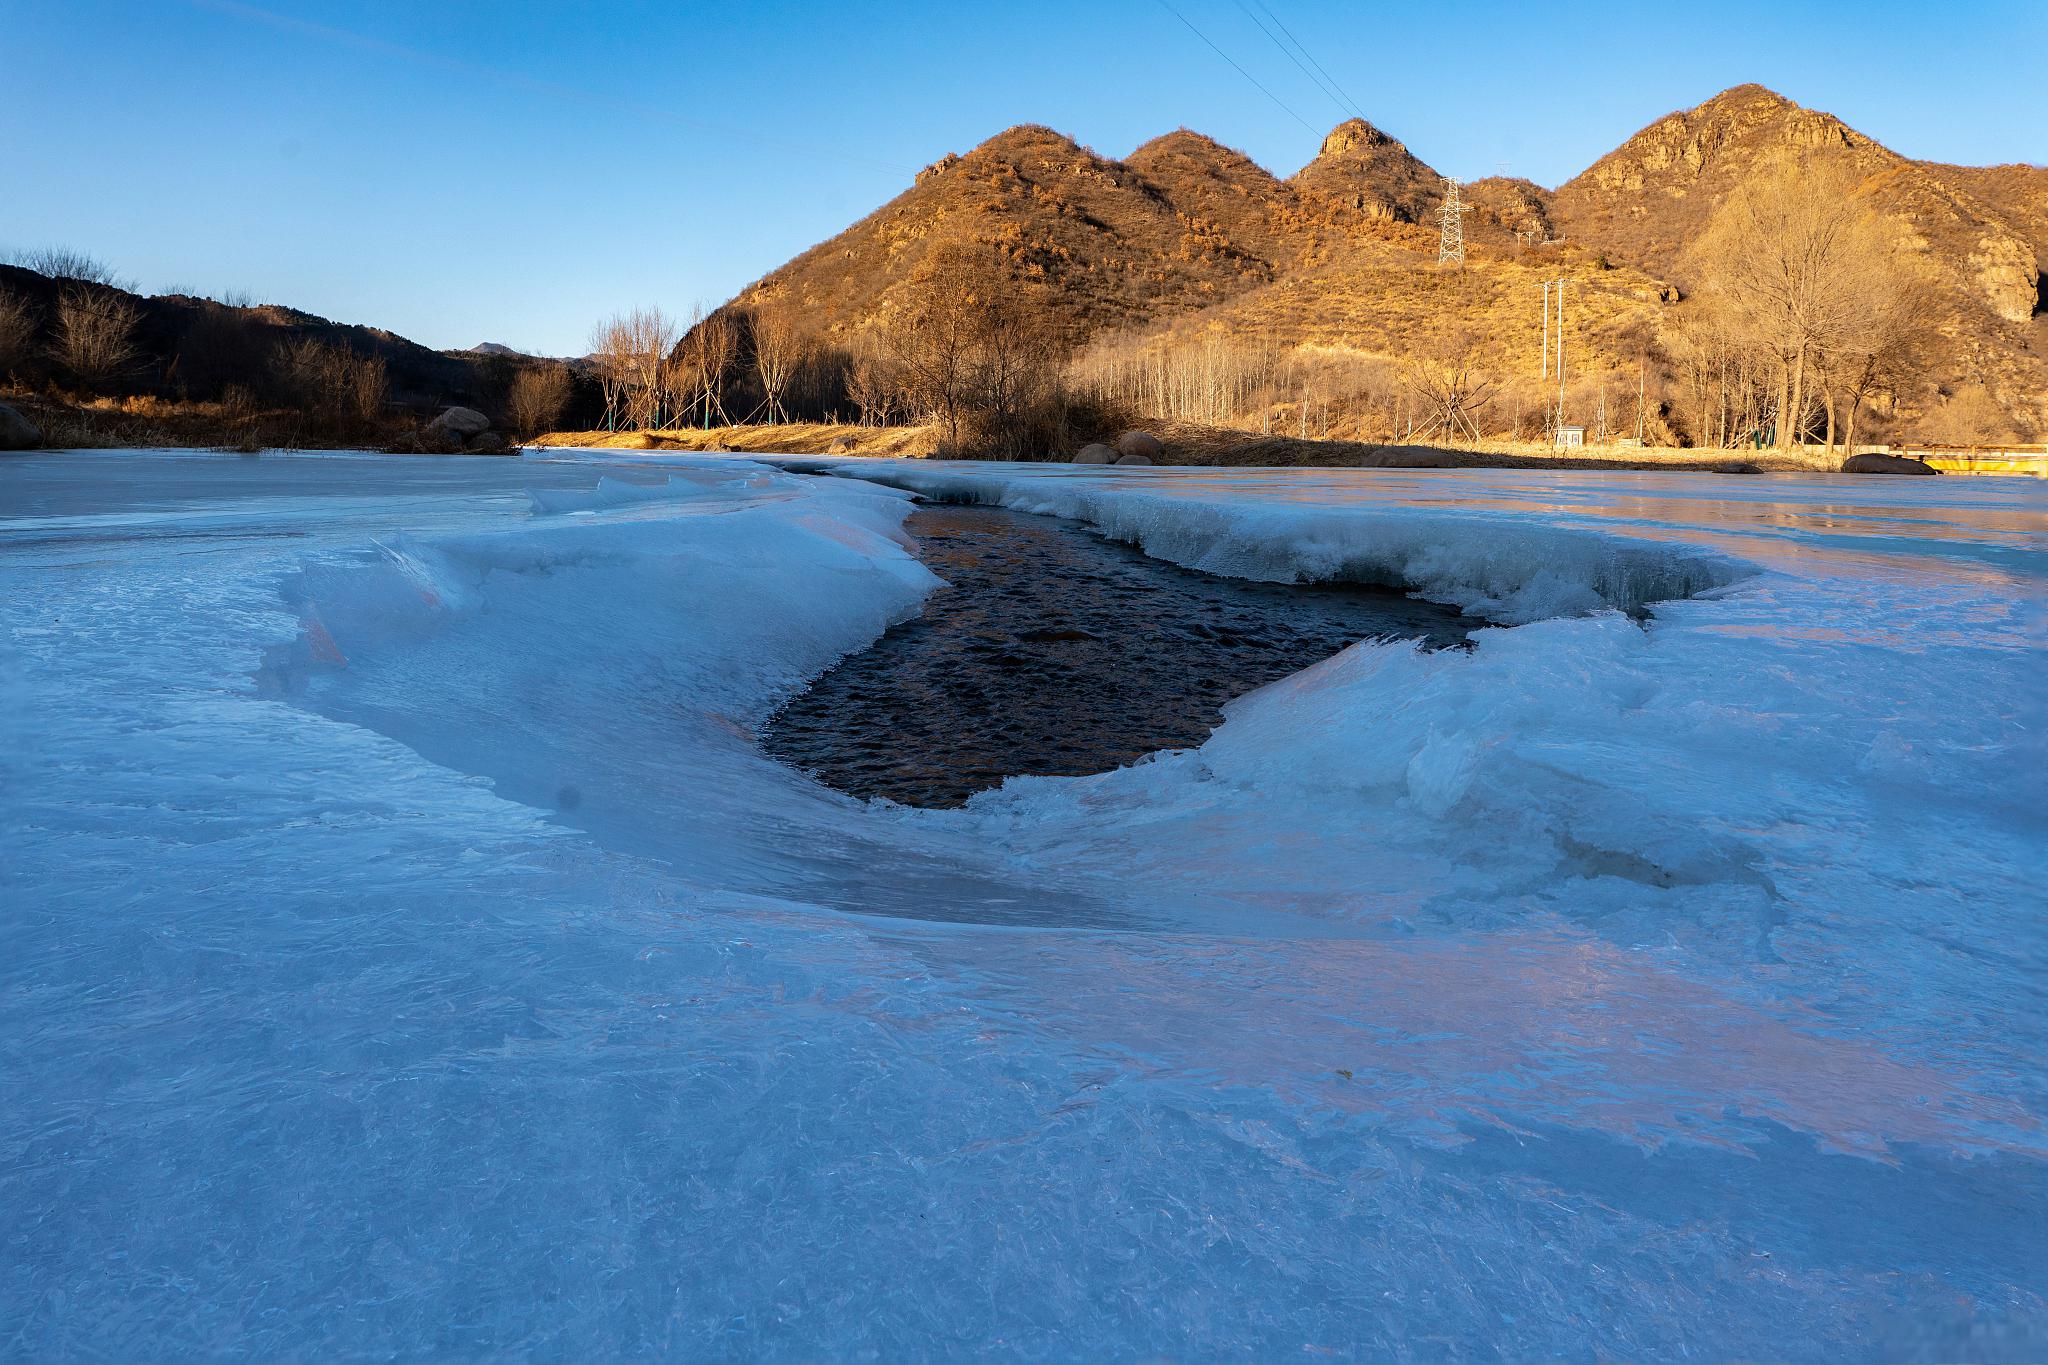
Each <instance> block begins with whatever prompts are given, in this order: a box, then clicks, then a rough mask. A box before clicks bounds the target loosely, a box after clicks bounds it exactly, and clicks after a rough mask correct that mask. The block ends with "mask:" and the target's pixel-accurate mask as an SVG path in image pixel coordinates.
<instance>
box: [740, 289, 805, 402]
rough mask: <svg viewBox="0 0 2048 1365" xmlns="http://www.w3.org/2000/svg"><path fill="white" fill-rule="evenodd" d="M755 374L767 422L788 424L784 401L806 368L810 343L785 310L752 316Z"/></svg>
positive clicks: (769, 309)
mask: <svg viewBox="0 0 2048 1365" xmlns="http://www.w3.org/2000/svg"><path fill="white" fill-rule="evenodd" d="M753 334H754V374H755V376H756V377H758V378H759V379H760V381H761V392H762V394H763V395H764V406H765V407H766V408H767V413H768V420H769V421H771V422H787V421H788V420H789V410H788V409H787V408H786V407H784V406H783V403H782V397H783V394H784V393H785V392H786V391H787V390H788V388H789V384H790V380H791V378H792V377H793V376H794V375H795V374H796V371H797V369H798V368H799V367H800V366H801V365H802V364H803V361H804V354H805V351H806V349H807V345H808V339H807V338H806V337H805V336H804V334H803V332H802V331H800V330H799V329H798V327H797V325H796V319H795V318H794V317H793V316H791V315H790V313H789V311H788V310H787V309H785V308H780V307H775V308H762V309H758V310H756V311H755V313H754V316H753Z"/></svg>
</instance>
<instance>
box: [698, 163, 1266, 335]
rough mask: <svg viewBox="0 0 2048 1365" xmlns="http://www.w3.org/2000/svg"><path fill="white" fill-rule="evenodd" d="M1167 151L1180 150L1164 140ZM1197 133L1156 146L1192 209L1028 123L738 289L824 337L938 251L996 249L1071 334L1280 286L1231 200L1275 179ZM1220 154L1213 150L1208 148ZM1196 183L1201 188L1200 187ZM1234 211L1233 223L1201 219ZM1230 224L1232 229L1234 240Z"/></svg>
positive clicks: (1258, 199) (881, 302) (1254, 194)
mask: <svg viewBox="0 0 2048 1365" xmlns="http://www.w3.org/2000/svg"><path fill="white" fill-rule="evenodd" d="M1161 141H1162V142H1167V141H1169V139H1162V140H1161ZM1197 142H1206V140H1205V139H1197V138H1195V137H1194V135H1193V134H1188V135H1187V137H1186V138H1185V139H1183V140H1180V141H1177V142H1175V143H1174V145H1172V146H1167V147H1163V148H1159V149H1158V152H1157V155H1156V156H1155V158H1154V161H1155V163H1156V164H1155V166H1154V169H1155V171H1157V172H1159V173H1161V174H1163V175H1165V176H1166V177H1167V178H1168V180H1169V181H1175V182H1177V183H1178V184H1179V185H1180V188H1181V189H1182V192H1183V194H1184V195H1185V196H1186V198H1187V202H1188V206H1189V207H1188V209H1186V210H1184V209H1183V208H1182V207H1181V206H1180V205H1179V204H1177V203H1176V202H1175V201H1174V200H1173V198H1172V197H1171V195H1170V194H1169V193H1168V191H1167V189H1166V188H1165V187H1163V186H1162V185H1160V184H1156V183H1154V182H1153V181H1152V180H1149V179H1148V178H1147V177H1146V176H1144V175H1143V174H1141V173H1140V172H1139V170H1138V169H1136V168H1134V167H1133V166H1131V165H1128V164H1125V163H1122V162H1116V161H1110V160H1108V159H1106V158H1104V157H1101V156H1098V155H1096V154H1095V153H1094V152H1091V151H1089V150H1088V149H1086V148H1084V147H1081V146H1079V145H1077V144H1076V143H1074V142H1073V141H1072V140H1071V139H1069V138H1066V137H1063V136H1061V135H1060V134H1058V133H1055V132H1053V131H1052V130H1051V129H1049V128H1041V127H1037V126H1035V125H1025V126H1022V127H1017V128H1012V129H1010V130H1009V131H1007V132H1005V133H1001V134H999V135H997V136H996V137H992V138H990V139H989V140H988V141H986V142H984V143H982V144H981V145H980V146H978V147H976V148H975V149H974V150H973V151H971V152H968V153H967V154H966V155H964V156H948V157H945V158H944V159H942V160H940V161H937V162H935V163H933V164H932V165H930V166H927V167H926V168H925V169H924V170H923V171H921V172H919V173H918V176H917V179H916V183H914V184H913V185H912V186H911V187H910V188H909V189H907V190H905V191H904V192H903V193H902V194H900V195H898V196H896V198H894V199H892V200H890V201H889V202H888V203H887V204H884V205H883V206H882V207H881V208H879V209H877V210H876V211H875V212H874V213H872V214H869V215H868V216H867V217H866V218H863V219H862V220H861V221H860V222H858V223H855V224H854V225H853V226H852V227H850V228H848V229H847V230H846V231H844V232H842V233H840V234H839V235H838V236H836V237H834V238H832V239H831V240H830V241H827V242H824V243H822V244H820V245H818V246H815V247H812V248H811V249H810V250H809V251H806V252H804V253H803V254H802V255H800V256H798V257H796V258H795V259H794V260H792V261H790V262H789V264H787V265H785V266H783V267H782V268H781V269H779V270H776V271H774V272H772V273H771V274H769V275H767V276H766V277H764V278H763V279H761V280H760V281H758V282H756V283H755V284H753V285H750V286H748V287H747V289H745V290H744V291H742V292H741V294H740V296H739V298H738V299H737V300H736V302H738V303H741V304H744V305H748V306H761V305H772V304H778V303H780V304H786V305H788V306H791V307H792V308H794V309H795V310H797V311H798V312H799V313H800V314H801V315H802V316H804V317H806V318H809V319H812V320H813V326H814V327H815V328H816V329H817V330H819V331H821V332H824V333H827V334H835V335H843V334H849V333H851V332H853V331H854V330H857V329H858V328H859V327H860V325H861V324H863V323H865V322H867V321H869V320H871V319H874V318H877V317H879V316H881V315H883V314H885V313H887V312H888V311H890V310H891V308H892V307H893V306H894V305H895V304H896V303H897V302H898V301H899V299H900V295H901V291H902V289H903V286H904V285H905V283H906V282H907V281H908V280H909V279H910V277H911V276H912V274H913V273H914V272H915V271H916V269H917V267H918V266H919V264H920V263H922V262H923V261H924V260H925V258H926V257H927V256H928V255H929V254H930V253H931V252H932V250H933V249H934V248H936V247H938V246H941V245H943V244H946V243H949V242H978V243H981V244H984V245H987V246H990V247H993V248H994V249H995V251H996V253H997V254H998V255H999V257H1000V258H1001V259H1002V260H1003V262H1004V263H1005V264H1006V265H1007V267H1008V268H1009V270H1010V271H1011V272H1012V273H1013V274H1014V275H1015V276H1016V277H1017V278H1019V279H1021V280H1023V281H1026V282H1027V283H1032V284H1036V285H1040V286H1043V294H1044V297H1045V299H1046V302H1047V306H1048V307H1049V309H1050V310H1051V312H1052V313H1053V315H1054V317H1055V318H1056V319H1057V320H1058V321H1059V322H1060V323H1061V324H1062V325H1063V326H1064V327H1065V328H1066V329H1067V330H1068V331H1069V332H1070V333H1071V334H1073V335H1074V336H1076V337H1079V336H1085V335H1087V334H1089V333H1092V332H1094V331H1097V330H1100V329H1102V328H1105V327H1114V326H1122V325H1128V324H1130V323H1132V322H1137V321H1144V320H1147V319H1149V318H1152V317H1155V316H1159V315H1162V314H1168V313H1172V312H1175V311H1182V310H1186V309H1188V308H1192V307H1199V306H1202V305H1204V304H1206V303H1208V302H1210V301H1212V300H1214V299H1215V298H1218V297H1220V296H1222V295H1224V294H1227V293H1229V292H1231V291H1232V290H1235V289H1238V288H1241V287H1243V285H1245V284H1246V283H1247V282H1255V281H1258V280H1262V279H1266V278H1270V276H1271V275H1272V273H1273V271H1274V270H1275V269H1276V265H1277V263H1276V262H1275V261H1274V260H1272V259H1270V258H1269V256H1268V255H1267V254H1264V253H1266V252H1269V251H1270V250H1271V247H1272V244H1273V243H1272V239H1271V237H1270V236H1269V235H1268V234H1266V233H1264V232H1263V231H1261V230H1260V229H1259V228H1257V226H1256V225H1255V222H1254V220H1256V219H1257V218H1258V216H1259V215H1258V214H1257V213H1256V212H1255V213H1253V214H1252V215H1251V216H1250V217H1249V218H1246V217H1244V216H1243V215H1239V214H1237V213H1236V212H1235V209H1236V208H1237V207H1238V206H1237V205H1235V204H1233V203H1231V200H1232V198H1233V197H1234V196H1235V195H1236V189H1235V188H1234V187H1235V186H1236V185H1238V184H1240V183H1245V182H1246V181H1249V183H1248V184H1247V188H1246V190H1245V197H1246V198H1247V199H1249V200H1250V201H1252V202H1253V203H1255V204H1257V205H1261V206H1263V205H1264V204H1265V203H1266V201H1267V199H1268V197H1269V194H1270V191H1269V189H1268V188H1267V187H1266V186H1265V185H1264V184H1261V183H1258V182H1259V181H1265V182H1270V181H1271V180H1272V177H1271V176H1268V175H1266V174H1265V173H1264V172H1263V171H1259V170H1258V168H1257V167H1254V166H1251V164H1250V163H1249V162H1248V161H1243V159H1242V158H1238V161H1241V162H1243V167H1244V168H1248V169H1249V172H1252V173H1255V175H1252V176H1247V175H1246V172H1245V171H1244V170H1241V169H1240V168H1237V167H1235V166H1233V165H1232V164H1231V162H1230V160H1229V157H1228V156H1218V155H1216V153H1221V152H1222V150H1223V149H1221V148H1216V147H1214V144H1207V147H1196V146H1194V145H1193V144H1194V143H1197ZM1211 148H1213V152H1212V151H1210V150H1209V149H1211ZM1198 186H1199V188H1198ZM1204 204H1206V205H1207V206H1208V207H1209V208H1210V209H1211V210H1212V211H1216V210H1229V212H1226V213H1224V216H1223V217H1222V218H1216V217H1212V216H1210V215H1209V214H1206V213H1204V212H1203V211H1202V205H1204ZM1227 223H1234V225H1235V227H1236V230H1237V232H1238V233H1240V234H1242V236H1241V237H1240V236H1237V235H1233V233H1232V231H1231V228H1230V227H1229V226H1227V225H1226V224H1227Z"/></svg>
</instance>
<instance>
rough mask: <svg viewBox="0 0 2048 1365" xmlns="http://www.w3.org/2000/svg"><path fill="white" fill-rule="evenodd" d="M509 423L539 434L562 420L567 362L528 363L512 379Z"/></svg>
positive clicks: (535, 434) (565, 404)
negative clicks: (559, 363) (510, 418)
mask: <svg viewBox="0 0 2048 1365" xmlns="http://www.w3.org/2000/svg"><path fill="white" fill-rule="evenodd" d="M509 401H510V404H511V408H512V424H513V426H514V427H516V428H517V429H518V430H519V431H520V432H522V433H524V434H525V435H528V436H538V435H540V434H541V433H542V432H544V431H547V430H549V429H551V428H552V427H553V426H554V425H555V423H556V422H558V421H560V420H561V416H562V409H563V408H565V407H567V406H568V405H569V368H568V366H566V365H531V366H528V367H527V368H525V369H523V370H521V371H520V372H519V373H518V375H516V376H515V377H514V378H513V380H512V394H511V398H510V400H509Z"/></svg>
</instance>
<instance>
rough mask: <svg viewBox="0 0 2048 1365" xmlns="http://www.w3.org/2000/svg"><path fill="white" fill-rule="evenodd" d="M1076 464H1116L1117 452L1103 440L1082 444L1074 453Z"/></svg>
mask: <svg viewBox="0 0 2048 1365" xmlns="http://www.w3.org/2000/svg"><path fill="white" fill-rule="evenodd" d="M1074 463H1075V464H1115V463H1116V452H1115V451H1114V450H1112V449H1110V448H1109V447H1108V446H1106V445H1103V444H1102V443H1101V442H1099V441H1098V442H1096V443H1095V444H1094V445H1085V446H1082V447H1081V449H1080V450H1078V451H1076V452H1075V454H1074Z"/></svg>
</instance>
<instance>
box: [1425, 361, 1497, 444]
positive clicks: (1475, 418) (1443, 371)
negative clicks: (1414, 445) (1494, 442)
mask: <svg viewBox="0 0 2048 1365" xmlns="http://www.w3.org/2000/svg"><path fill="white" fill-rule="evenodd" d="M1477 353H1478V346H1477V344H1476V342H1475V341H1474V339H1473V338H1472V337H1471V336H1470V335H1459V336H1454V337H1451V338H1450V339H1448V340H1446V341H1444V342H1442V343H1439V344H1438V345H1435V346H1429V347H1424V348H1422V349H1420V350H1418V351H1417V352H1416V353H1415V354H1414V355H1412V356H1411V357H1409V359H1408V362H1407V363H1406V364H1405V365H1404V366H1403V367H1402V370H1403V374H1404V375H1405V377H1406V379H1407V382H1408V388H1409V391H1410V392H1411V393H1412V394H1414V396H1415V399H1416V401H1417V403H1418V404H1419V405H1420V406H1421V408H1422V412H1423V419H1424V420H1423V424H1422V425H1421V426H1420V427H1418V428H1417V429H1416V431H1415V439H1416V440H1428V439H1430V438H1432V437H1435V438H1437V439H1441V440H1451V441H1456V440H1459V439H1461V438H1464V437H1469V438H1470V439H1472V440H1475V441H1476V440H1479V439H1480V431H1479V420H1480V417H1481V414H1483V413H1484V412H1485V410H1486V408H1487V407H1488V405H1489V404H1491V403H1492V401H1493V396H1494V391H1495V389H1496V388H1497V387H1498V385H1497V384H1496V382H1495V380H1494V379H1493V378H1492V376H1490V375H1488V374H1487V373H1486V372H1485V371H1484V370H1482V369H1480V368H1479V366H1478V364H1477V359H1476V358H1477Z"/></svg>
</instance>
